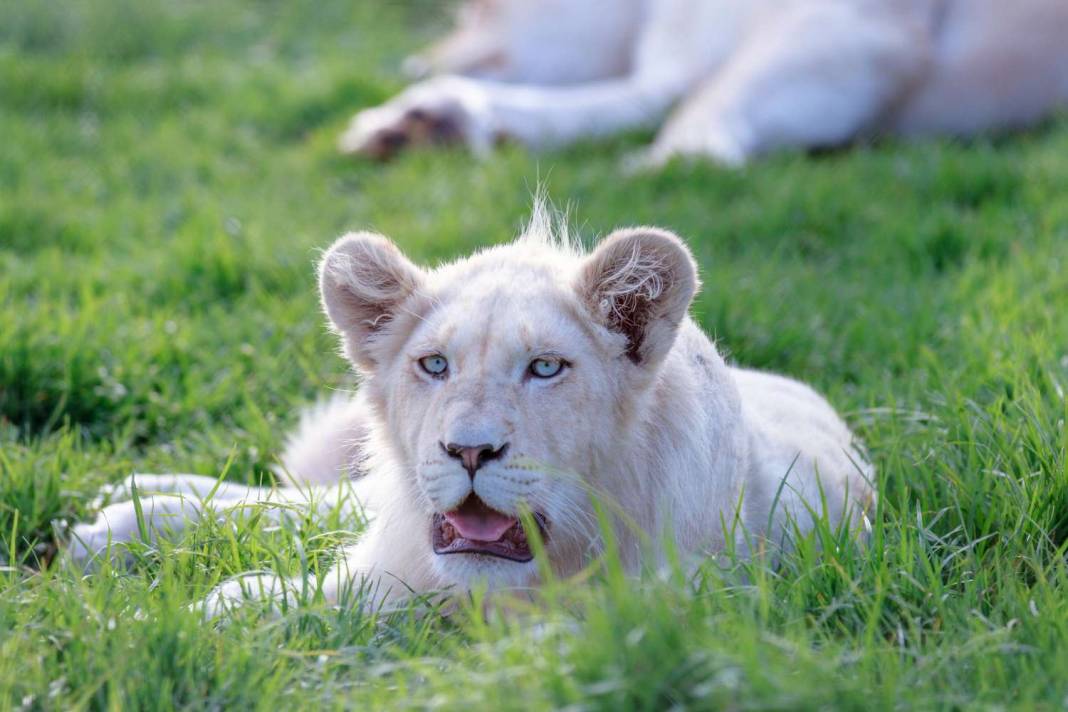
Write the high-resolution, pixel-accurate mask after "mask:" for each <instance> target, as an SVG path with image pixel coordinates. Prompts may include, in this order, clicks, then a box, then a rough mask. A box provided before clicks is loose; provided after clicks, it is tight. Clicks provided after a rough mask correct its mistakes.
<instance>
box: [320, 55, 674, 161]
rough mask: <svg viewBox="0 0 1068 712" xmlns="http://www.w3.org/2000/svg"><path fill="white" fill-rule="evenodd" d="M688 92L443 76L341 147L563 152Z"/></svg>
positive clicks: (629, 84)
mask: <svg viewBox="0 0 1068 712" xmlns="http://www.w3.org/2000/svg"><path fill="white" fill-rule="evenodd" d="M684 88H685V87H684V84H683V82H681V81H677V82H673V81H665V80H664V79H663V78H662V77H655V78H653V77H650V78H648V79H647V78H643V77H641V76H637V75H635V76H630V77H626V78H622V79H615V80H607V81H601V82H591V83H588V84H579V85H575V86H566V87H546V86H537V85H518V84H512V85H510V84H500V83H495V82H488V81H480V80H477V79H467V78H464V77H456V76H443V77H438V78H436V79H430V80H428V81H426V82H422V83H420V84H416V85H414V86H412V87H411V88H409V89H408V90H406V91H405V92H403V93H402V94H400V95H399V96H397V97H396V98H394V99H393V100H391V101H389V102H387V103H386V104H383V105H382V106H378V107H375V108H372V109H366V110H364V111H361V112H360V113H359V114H357V115H356V117H355V118H354V119H353V120H352V122H351V123H350V125H349V128H348V129H347V130H346V131H345V133H344V134H343V135H342V136H341V138H340V140H339V142H338V148H339V149H340V150H341V151H342V152H343V153H353V154H362V155H367V156H370V157H372V158H377V159H387V158H391V157H392V156H393V155H394V154H395V153H397V152H398V151H400V150H402V149H404V148H406V147H408V146H412V145H416V144H439V143H463V144H466V145H467V146H468V147H469V148H471V149H472V150H474V151H475V152H476V153H484V152H487V151H488V150H489V149H491V148H492V147H493V145H494V144H495V143H496V142H497V141H499V140H515V141H518V142H520V143H522V144H525V145H527V146H529V147H532V148H542V147H548V146H558V145H563V144H567V143H570V142H573V141H575V140H578V139H580V138H584V137H592V136H604V135H610V134H613V133H617V132H619V131H622V130H624V129H628V128H635V127H641V126H648V125H651V124H653V123H655V122H656V121H659V120H660V118H661V117H662V116H663V115H664V113H665V112H666V111H667V110H668V108H669V107H670V106H671V104H672V103H674V102H675V101H676V100H677V99H678V98H679V96H681V94H682V92H683V91H684Z"/></svg>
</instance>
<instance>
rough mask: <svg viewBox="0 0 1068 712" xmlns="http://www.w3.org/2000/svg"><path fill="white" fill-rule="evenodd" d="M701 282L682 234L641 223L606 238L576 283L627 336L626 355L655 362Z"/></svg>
mask: <svg viewBox="0 0 1068 712" xmlns="http://www.w3.org/2000/svg"><path fill="white" fill-rule="evenodd" d="M699 284H700V282H699V281H698V278H697V265H696V264H695V263H694V260H693V256H692V255H691V254H690V250H689V249H688V248H687V247H686V245H685V244H683V242H682V240H680V239H679V238H678V237H676V236H675V235H673V234H672V233H670V232H668V231H666V230H660V229H657V228H651V227H638V228H630V229H626V230H617V231H616V232H613V233H612V234H611V235H609V236H608V237H606V238H605V239H604V240H602V241H601V243H600V244H599V245H598V246H597V249H595V250H594V252H593V254H592V255H590V256H589V257H588V258H587V259H586V263H585V264H584V265H583V267H582V270H581V271H580V273H579V278H578V285H577V288H578V292H579V295H580V297H581V298H582V299H583V301H584V302H585V303H586V306H587V308H588V309H589V310H590V311H591V312H592V313H593V315H594V317H595V318H597V319H599V320H600V321H601V323H602V324H604V325H605V326H606V327H608V329H610V330H612V331H615V332H618V333H620V334H622V335H623V336H625V337H626V338H627V350H626V355H627V357H629V358H630V360H631V361H633V362H634V363H637V364H640V365H643V366H652V365H656V364H658V363H659V362H660V361H661V360H662V359H663V358H664V356H666V355H667V353H668V351H670V350H671V345H672V344H673V343H674V342H675V334H676V333H677V332H678V328H679V324H680V323H681V322H682V320H683V318H684V317H685V316H686V311H687V310H688V309H689V307H690V302H691V301H692V300H693V297H694V294H696V292H697V289H698V286H699Z"/></svg>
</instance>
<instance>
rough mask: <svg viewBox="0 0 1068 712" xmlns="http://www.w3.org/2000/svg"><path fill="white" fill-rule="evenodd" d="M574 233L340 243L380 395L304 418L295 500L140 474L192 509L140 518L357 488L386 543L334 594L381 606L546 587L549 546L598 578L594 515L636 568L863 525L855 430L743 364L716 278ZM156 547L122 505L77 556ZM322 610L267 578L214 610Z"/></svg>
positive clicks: (669, 256)
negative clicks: (607, 520)
mask: <svg viewBox="0 0 1068 712" xmlns="http://www.w3.org/2000/svg"><path fill="white" fill-rule="evenodd" d="M551 232H552V230H551V227H550V225H549V221H548V220H547V219H546V218H545V217H544V213H543V212H541V211H539V212H538V213H537V215H536V217H535V220H534V221H533V222H532V225H531V228H530V229H528V231H527V232H526V233H525V234H524V235H523V236H522V237H520V238H519V239H518V240H516V241H515V242H513V243H511V244H506V245H500V246H497V247H493V248H490V249H486V250H483V251H481V252H478V253H476V254H475V255H473V256H471V257H469V258H467V259H462V260H459V261H456V262H453V263H450V264H446V265H443V266H441V267H438V268H435V269H425V268H421V267H418V266H416V265H415V264H413V263H412V262H410V261H409V260H408V259H407V258H405V257H404V255H402V254H401V252H400V251H399V250H398V249H397V247H396V246H394V244H393V243H392V242H390V241H389V240H388V239H386V238H385V237H382V236H381V235H376V234H371V233H355V234H349V235H346V236H344V237H342V238H341V239H339V240H338V241H337V242H336V243H334V245H333V246H332V247H331V248H330V250H329V251H328V252H327V253H326V256H325V257H324V258H323V261H322V265H321V271H320V280H321V282H320V284H321V290H322V301H323V306H324V307H325V309H326V313H327V315H328V316H329V318H330V321H331V323H332V324H333V327H334V328H335V330H336V331H337V333H338V334H339V336H340V338H341V343H342V346H343V349H344V353H345V355H346V356H347V357H348V359H349V360H350V361H351V362H352V364H353V365H354V366H355V368H356V370H357V371H358V372H359V374H360V375H361V377H362V379H363V380H362V385H361V387H360V389H359V393H358V395H357V396H356V397H355V399H354V400H352V401H351V402H340V401H334V402H332V403H330V404H328V405H327V406H325V407H322V408H320V409H319V410H317V411H315V412H313V413H311V414H309V416H307V417H306V418H305V422H304V423H303V425H302V426H301V428H300V429H299V431H298V433H297V435H296V437H295V438H294V439H293V441H292V443H291V446H290V447H289V450H288V452H287V454H286V456H285V457H284V458H283V460H284V464H285V468H286V470H287V472H288V474H289V477H290V482H291V484H292V485H294V487H290V488H283V489H280V490H273V491H272V490H265V489H257V488H246V487H243V486H237V485H233V484H224V485H222V486H219V485H218V483H216V481H215V480H214V479H211V478H206V477H198V476H195V475H171V476H146V475H138V476H136V477H137V479H138V484H139V487H140V488H141V489H142V490H143V491H145V492H148V491H166V492H169V493H171V494H169V495H162V494H160V495H155V496H151V497H147V498H145V499H144V500H143V501H142V510H143V514H142V515H141V516H143V517H144V518H147V520H148V522H149V524H150V526H156V525H158V524H159V523H161V522H163V521H164V519H163V517H169V519H170V521H169V522H168V526H169V527H170V528H180V527H181V526H183V525H184V523H186V522H189V521H192V520H195V519H196V517H198V516H200V514H201V512H202V511H204V510H205V509H207V508H211V509H212V510H213V511H215V510H217V509H218V508H220V507H228V506H236V505H240V504H243V503H246V502H248V501H250V500H251V501H264V502H277V501H280V500H281V501H285V502H292V501H294V500H304V499H306V498H307V497H308V496H309V493H318V495H313V497H314V496H319V497H321V499H322V501H325V502H335V503H336V497H338V496H342V495H340V494H338V493H339V492H341V490H342V489H344V488H347V487H349V486H351V487H352V488H353V490H354V492H355V496H356V499H358V500H359V502H360V503H361V504H362V505H363V506H366V507H367V509H368V511H369V512H370V513H371V515H372V518H371V522H370V524H369V525H368V528H367V529H366V531H365V532H364V534H363V535H362V537H361V538H360V539H359V541H358V543H356V544H355V545H353V546H352V547H351V548H348V549H346V550H345V551H344V552H343V553H342V555H340V556H339V563H338V564H337V565H336V567H335V569H334V571H332V572H331V573H330V574H328V575H327V577H326V579H325V581H323V583H322V586H323V593H324V595H325V597H326V598H327V599H328V600H337V598H338V597H339V595H340V594H341V592H343V591H344V590H345V588H346V587H347V586H349V585H352V584H353V583H354V582H356V583H357V584H359V583H360V582H363V583H364V584H369V585H370V586H371V587H372V589H373V590H374V591H375V596H376V597H377V602H378V603H382V602H386V601H390V600H393V599H396V598H399V597H402V596H404V595H406V594H408V593H409V592H412V591H414V592H427V591H434V590H438V589H442V588H446V587H457V588H459V589H461V590H463V589H466V588H469V587H471V586H472V585H475V584H476V583H479V582H481V583H484V584H485V585H487V586H489V587H490V588H491V589H500V588H511V587H527V586H532V585H536V584H537V582H538V577H539V573H538V572H539V569H538V567H537V566H536V565H535V563H534V561H533V558H534V557H533V552H532V548H535V547H532V544H531V543H530V540H529V538H528V537H529V536H530V535H531V534H532V532H530V531H529V530H527V529H526V526H527V525H529V526H531V527H536V528H537V530H538V532H537V533H538V535H539V536H540V538H541V540H542V541H543V543H544V547H545V552H546V556H547V560H548V563H549V564H550V565H551V567H552V569H553V570H554V571H555V573H556V574H557V575H559V576H568V575H569V574H572V573H575V572H577V571H578V570H579V569H580V568H581V567H583V566H584V565H585V564H586V563H588V561H589V560H590V557H591V556H595V555H596V554H597V553H598V551H599V549H600V547H601V544H600V537H599V528H598V525H597V519H596V515H595V512H594V508H593V503H594V501H598V502H601V503H602V504H604V505H605V506H604V509H605V511H608V512H612V513H614V514H615V516H616V520H617V524H618V532H617V533H616V539H617V542H618V545H619V547H620V554H621V556H622V557H623V560H624V562H625V564H626V565H627V566H629V567H630V568H631V569H637V568H639V567H640V566H641V564H642V559H643V558H645V563H647V564H650V563H651V564H653V565H656V563H657V561H656V560H655V557H656V556H657V555H658V552H663V551H664V549H665V544H668V543H670V544H671V545H672V546H673V547H674V549H675V550H677V551H679V552H682V553H683V554H684V555H687V556H688V557H692V558H697V557H700V556H702V555H707V554H711V553H714V552H717V551H720V550H723V549H724V548H725V547H727V546H729V545H733V546H737V547H739V548H742V549H743V550H744V547H745V546H746V543H747V542H752V541H754V540H765V541H768V542H769V543H770V544H771V545H773V546H775V545H778V544H779V543H780V541H781V538H782V537H783V536H784V533H785V531H784V530H785V527H787V526H791V524H790V522H791V520H792V521H795V522H796V523H797V525H798V526H799V527H800V529H801V530H802V531H803V530H805V529H806V528H808V527H810V526H811V524H812V517H813V516H815V515H822V514H826V516H827V517H828V518H829V519H830V520H831V521H832V522H840V521H842V519H843V518H844V517H848V518H849V519H850V521H851V522H853V523H856V522H859V521H861V520H862V519H863V515H862V512H863V510H864V509H865V508H867V507H870V506H871V505H872V503H873V502H874V497H875V494H874V491H873V487H872V468H871V466H870V465H868V464H867V463H866V462H865V460H864V458H863V456H862V454H861V452H860V451H859V450H858V449H857V447H856V446H855V444H854V441H853V438H852V436H851V434H850V431H849V429H848V428H847V427H846V425H845V424H844V423H843V422H842V420H841V419H840V418H839V417H838V416H837V415H836V414H835V411H834V410H833V409H832V408H831V406H829V405H828V404H827V402H826V401H824V400H823V399H822V398H821V397H820V396H819V395H817V394H816V393H815V392H814V391H812V390H811V389H809V388H808V387H806V386H804V385H802V384H800V383H797V382H795V381H792V380H789V379H787V378H783V377H781V376H775V375H771V374H766V373H759V372H756V371H749V370H744V369H740V368H735V367H731V366H728V365H727V364H726V363H724V361H723V359H722V357H721V356H720V355H719V353H717V351H716V348H715V346H714V345H713V344H712V342H711V341H710V340H709V339H708V337H707V336H706V335H705V334H704V333H702V331H701V330H700V329H699V328H698V327H697V325H696V324H695V323H694V322H693V321H692V320H691V319H690V317H689V316H688V315H687V310H688V308H689V306H690V302H691V300H692V299H693V297H694V294H695V292H696V291H697V288H698V277H697V269H696V266H695V264H694V260H693V258H692V256H691V255H690V252H689V250H688V249H687V248H686V246H685V245H684V244H683V242H682V241H681V240H679V238H677V237H676V236H675V235H673V234H671V233H669V232H666V231H664V230H659V229H656V228H647V227H639V228H630V229H626V230H620V231H618V232H615V233H613V234H611V235H609V236H608V237H606V238H605V239H604V240H602V241H601V243H600V244H599V245H597V247H596V249H594V250H593V252H592V253H591V254H588V255H587V254H583V253H582V252H581V251H580V250H579V249H578V248H577V247H576V246H575V245H574V244H573V243H572V242H571V241H569V240H568V239H567V238H566V237H564V238H559V237H557V238H554V237H553V236H552V235H551ZM339 483H343V484H344V487H342V486H341V485H339ZM298 484H305V485H311V487H305V488H303V489H300V488H297V487H295V485H298ZM209 492H210V493H211V504H210V505H207V506H205V505H204V503H203V502H198V501H197V497H198V496H199V497H205V496H206V495H207V493H209ZM174 493H178V496H175V494H174ZM330 493H334V494H330ZM524 512H526V513H529V517H524V518H522V521H521V515H522V514H523V513H524ZM175 514H178V515H180V516H178V517H175V516H174V515H175ZM524 522H526V525H525V524H524ZM136 531H137V524H136V521H135V513H134V511H133V507H132V504H131V503H130V502H120V503H118V504H113V505H111V506H109V507H107V508H105V509H104V510H103V511H102V512H101V516H100V518H99V519H98V520H97V521H96V522H95V523H93V524H86V525H80V526H79V527H76V529H75V534H76V536H75V541H74V544H73V545H72V549H73V552H74V554H75V556H78V557H83V558H84V557H88V556H91V555H93V554H95V553H97V552H99V551H100V550H101V549H102V548H103V547H104V546H105V545H106V543H107V542H108V541H109V538H110V540H113V541H122V540H127V539H130V538H131V537H133V536H134V534H135V532H136ZM668 540H670V541H668ZM649 556H652V557H654V559H653V560H652V561H650V559H649V558H648V557H649ZM299 588H300V585H299V583H295V582H290V581H286V580H284V579H281V578H276V577H272V576H262V575H261V576H257V577H255V578H253V579H249V578H248V577H245V578H243V579H240V580H236V581H232V582H230V583H228V584H225V585H223V586H222V587H220V588H219V589H217V590H216V591H215V592H214V593H213V594H212V595H211V597H210V598H209V600H208V601H207V603H208V606H209V609H210V610H217V609H218V608H219V607H220V606H223V605H225V604H227V603H228V602H230V601H233V600H236V599H240V598H242V597H243V596H245V595H248V594H249V593H250V592H251V593H252V594H256V593H266V594H269V595H271V596H275V597H281V596H286V595H291V594H292V593H293V592H294V590H297V589H299Z"/></svg>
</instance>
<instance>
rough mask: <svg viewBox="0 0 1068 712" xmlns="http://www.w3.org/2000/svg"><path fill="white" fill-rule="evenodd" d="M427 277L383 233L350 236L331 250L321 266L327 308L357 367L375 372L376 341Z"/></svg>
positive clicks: (321, 284)
mask: <svg viewBox="0 0 1068 712" xmlns="http://www.w3.org/2000/svg"><path fill="white" fill-rule="evenodd" d="M423 279H424V274H423V272H422V270H420V269H419V268H418V267H416V266H415V265H414V264H412V263H411V261H409V260H408V258H407V257H405V256H404V255H403V254H401V251H400V250H399V249H397V246H396V245H394V244H393V243H392V242H390V241H389V239H387V238H385V237H383V236H382V235H378V234H375V233H372V232H355V233H349V234H347V235H345V236H343V237H341V238H339V239H338V240H337V242H335V243H334V244H333V245H331V247H330V249H329V250H327V252H326V255H325V256H324V257H323V261H322V263H321V264H320V265H319V291H320V293H321V294H322V300H323V308H324V309H325V310H326V314H327V316H329V317H330V321H331V322H332V323H333V325H334V328H335V329H336V330H337V332H338V333H339V334H340V335H341V340H342V344H343V346H344V350H345V356H346V357H347V358H348V359H349V360H350V361H352V363H353V364H354V365H355V366H356V367H357V368H359V369H361V370H365V371H371V370H373V369H374V367H375V365H376V363H377V362H378V358H376V349H375V344H376V341H377V340H378V338H379V337H380V336H381V335H382V334H383V333H385V332H386V331H387V330H388V329H389V325H390V324H391V323H392V321H393V319H394V316H395V315H396V313H397V311H398V310H399V309H400V308H401V305H402V304H403V303H404V301H405V300H406V299H408V297H410V296H411V295H412V294H413V293H415V291H416V290H417V289H418V288H419V287H420V285H421V284H422V283H423Z"/></svg>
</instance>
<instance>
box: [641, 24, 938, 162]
mask: <svg viewBox="0 0 1068 712" xmlns="http://www.w3.org/2000/svg"><path fill="white" fill-rule="evenodd" d="M926 52H927V50H926V38H925V36H924V35H923V34H922V33H921V32H920V31H919V30H918V29H917V27H916V26H915V25H913V24H910V23H908V22H904V21H903V20H902V18H901V17H899V16H897V15H896V14H894V13H892V12H888V11H884V12H882V13H875V12H872V11H871V10H870V9H868V10H865V9H863V8H860V7H858V6H857V4H855V3H816V4H813V5H802V6H800V7H797V8H796V9H794V10H792V11H790V12H787V13H786V14H784V15H783V16H781V17H779V18H776V19H773V20H768V24H767V25H766V26H764V27H759V28H758V29H757V30H756V31H755V32H754V33H753V36H752V38H751V39H750V40H749V41H748V42H747V43H746V44H745V45H743V46H742V48H741V49H740V50H739V51H738V52H737V53H736V54H735V55H734V56H733V57H732V58H731V59H730V60H729V61H728V63H727V64H726V65H725V66H724V68H723V69H722V71H720V72H719V73H718V74H716V75H714V76H713V77H711V78H710V79H709V80H708V81H707V82H706V83H705V84H704V85H703V86H702V87H701V88H700V89H699V90H698V91H697V93H696V94H694V95H693V96H692V97H690V98H689V99H688V100H687V101H686V102H684V103H683V104H682V105H681V106H680V107H679V108H678V109H677V110H676V112H675V113H674V115H673V116H672V117H671V118H670V119H669V120H668V122H667V123H666V124H665V125H664V127H663V129H662V130H661V131H660V134H659V135H658V136H657V139H656V141H655V143H654V144H653V147H652V148H651V149H650V152H649V154H648V155H647V157H646V163H649V164H653V165H657V164H660V163H663V162H665V161H667V160H669V159H670V158H672V157H673V156H676V155H693V156H705V157H710V158H713V159H715V160H717V161H719V162H721V163H723V164H726V165H732V166H734V165H741V164H744V163H745V162H746V161H747V160H749V159H750V158H752V157H753V156H755V155H758V154H760V153H763V152H766V151H769V150H772V149H775V148H782V147H817V146H827V145H834V144H840V143H843V142H846V141H848V140H850V139H852V138H854V137H855V136H856V135H857V134H858V133H860V132H862V131H864V130H865V129H868V128H870V127H872V126H873V124H874V123H875V122H876V121H877V120H878V119H879V118H880V115H881V114H882V113H883V112H884V111H886V110H887V109H888V107H890V106H891V105H892V104H893V102H894V101H895V100H896V99H898V98H899V97H900V96H901V95H902V93H903V92H904V91H906V90H907V88H908V87H909V84H910V82H911V81H913V80H914V79H915V77H916V76H917V75H918V73H919V72H920V71H921V70H922V68H923V66H924V62H925V56H926Z"/></svg>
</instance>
